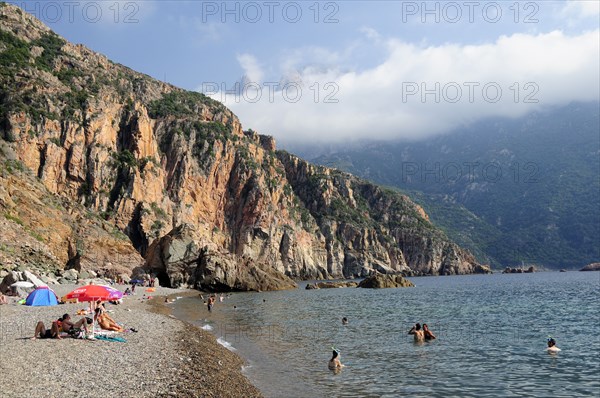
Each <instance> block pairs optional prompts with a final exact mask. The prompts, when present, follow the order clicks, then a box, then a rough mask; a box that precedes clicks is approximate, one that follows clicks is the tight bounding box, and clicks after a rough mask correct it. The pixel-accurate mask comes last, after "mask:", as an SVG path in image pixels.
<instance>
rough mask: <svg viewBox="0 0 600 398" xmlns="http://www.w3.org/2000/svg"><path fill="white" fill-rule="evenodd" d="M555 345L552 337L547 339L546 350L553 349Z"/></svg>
mask: <svg viewBox="0 0 600 398" xmlns="http://www.w3.org/2000/svg"><path fill="white" fill-rule="evenodd" d="M555 345H556V340H554V339H553V338H552V337H548V348H550V347H554V346H555Z"/></svg>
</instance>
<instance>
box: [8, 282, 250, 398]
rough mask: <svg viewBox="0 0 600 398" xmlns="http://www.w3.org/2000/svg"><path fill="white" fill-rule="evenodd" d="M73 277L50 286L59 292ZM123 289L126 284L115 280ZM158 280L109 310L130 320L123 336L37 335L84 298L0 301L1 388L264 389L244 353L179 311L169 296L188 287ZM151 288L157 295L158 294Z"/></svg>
mask: <svg viewBox="0 0 600 398" xmlns="http://www.w3.org/2000/svg"><path fill="white" fill-rule="evenodd" d="M75 287H76V285H59V286H53V287H52V288H53V289H54V290H55V291H56V293H57V294H58V295H59V296H61V295H63V294H65V293H67V292H68V291H70V290H72V289H74V288H75ZM117 288H119V290H124V289H125V285H121V286H117ZM191 292H192V291H190V290H187V289H167V288H157V289H156V292H155V293H151V294H152V295H153V296H152V297H153V298H152V299H148V298H147V296H146V295H145V294H144V293H142V292H139V293H138V295H136V296H128V297H127V298H125V300H124V302H123V304H121V305H116V306H115V305H110V304H107V310H109V311H112V313H111V314H110V315H111V316H112V317H113V318H114V319H115V320H116V321H117V322H119V323H123V324H124V327H125V328H135V329H136V330H138V332H137V333H134V332H129V333H122V334H119V337H123V338H124V339H125V340H126V342H125V343H120V342H109V341H101V340H95V341H91V340H77V339H72V338H63V339H61V340H58V339H45V340H41V339H36V340H32V339H31V337H32V336H33V330H34V328H35V324H36V323H37V321H39V320H41V321H43V322H44V324H45V325H46V327H47V328H48V327H49V325H50V323H51V321H52V320H55V319H57V318H58V317H60V316H61V315H62V314H64V313H69V314H71V316H72V318H73V319H74V320H78V319H80V316H76V315H75V313H76V311H77V310H79V309H82V308H85V307H86V303H78V304H64V305H59V306H52V307H27V306H24V305H23V306H22V305H14V304H10V305H1V306H0V358H1V360H0V374H1V375H2V377H1V378H0V391H1V392H2V396H3V397H6V398H11V397H23V396H37V397H56V396H74V395H76V396H79V397H99V396H107V395H108V396H112V395H118V396H123V397H169V396H171V397H173V396H186V397H240V396H244V397H262V394H261V393H260V391H259V390H258V389H257V388H256V387H255V386H253V385H252V384H251V383H250V381H249V380H248V378H246V376H244V375H243V374H242V368H241V367H242V365H243V363H244V360H243V359H242V358H241V357H239V356H238V355H236V354H235V353H232V352H230V351H229V350H227V349H226V348H225V347H223V346H221V345H220V344H218V343H217V341H216V337H215V336H214V335H212V334H211V333H209V332H207V331H203V330H201V329H199V328H197V327H195V326H193V325H191V324H188V323H186V322H185V321H182V320H179V319H176V318H175V317H174V316H173V315H171V314H170V312H171V311H170V309H169V308H168V306H166V305H165V304H164V302H163V301H164V297H165V296H170V297H175V296H182V295H186V294H191ZM154 294H155V295H156V296H154Z"/></svg>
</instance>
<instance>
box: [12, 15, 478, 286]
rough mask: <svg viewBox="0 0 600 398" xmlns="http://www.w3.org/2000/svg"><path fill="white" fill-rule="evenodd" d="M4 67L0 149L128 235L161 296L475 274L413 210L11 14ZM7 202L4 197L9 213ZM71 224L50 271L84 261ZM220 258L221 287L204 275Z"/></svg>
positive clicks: (195, 98)
mask: <svg viewBox="0 0 600 398" xmlns="http://www.w3.org/2000/svg"><path fill="white" fill-rule="evenodd" d="M0 67H1V72H0V104H1V108H0V137H1V138H2V141H3V145H4V147H6V148H7V149H6V151H10V152H11V153H13V154H14V156H13V157H14V159H8V158H7V157H6V156H5V155H1V154H0V156H3V158H2V160H3V161H4V162H7V161H11V162H18V164H19V165H22V167H23V169H24V170H29V173H30V174H31V175H32V176H33V177H32V179H34V180H35V181H33V182H32V184H33V183H35V184H38V185H40V186H41V185H43V189H44V193H43V195H46V194H48V195H51V196H52V197H54V198H57V199H56V200H60V201H62V202H64V203H72V204H73V206H75V207H77V206H79V207H81V210H77V211H81V212H84V213H85V212H88V213H89V214H94V215H98V216H99V218H101V220H98V223H101V225H102V226H103V227H102V228H104V229H106V228H108V227H106V225H110V226H114V228H116V230H117V231H121V232H122V233H123V234H125V236H126V237H127V245H129V247H131V248H132V249H133V248H134V249H135V252H136V255H137V253H139V256H141V257H144V258H145V260H144V262H143V264H142V261H141V257H139V259H140V262H139V263H138V264H135V265H138V266H141V268H139V269H138V271H139V270H146V271H149V272H153V273H155V274H158V275H159V278H160V279H161V282H162V283H163V284H164V285H169V286H174V285H177V286H182V285H191V286H193V285H195V286H199V285H202V284H203V283H204V282H205V281H204V279H206V278H208V277H209V274H210V278H212V279H211V281H212V282H211V284H212V285H213V286H221V287H222V286H225V285H227V284H228V283H230V282H231V281H232V280H238V282H239V278H241V279H247V277H248V275H249V274H250V273H248V272H247V270H246V269H242V268H240V267H239V264H242V263H243V264H246V266H247V267H251V268H256V269H258V270H263V271H264V270H266V269H269V270H272V271H273V272H275V273H276V276H277V277H275V279H277V278H281V281H284V280H285V279H284V278H283V276H288V277H292V278H334V277H356V276H365V275H369V274H371V273H373V272H374V271H379V272H382V273H398V272H403V273H405V274H462V273H472V272H479V271H484V269H483V268H481V267H480V266H479V265H478V264H477V263H476V262H475V260H474V259H473V257H472V256H471V255H470V254H469V253H468V252H465V251H464V250H462V249H461V248H459V247H458V246H456V245H455V244H454V243H452V242H450V241H449V240H448V239H447V238H446V236H444V234H443V233H441V232H440V231H439V230H438V229H436V228H435V227H434V226H433V225H432V224H431V223H430V222H429V220H428V218H427V215H426V214H425V213H424V212H423V210H422V209H421V208H420V207H418V206H417V205H415V204H414V203H412V202H411V201H410V200H409V199H408V198H407V197H405V196H403V195H401V194H399V193H396V192H393V191H390V190H384V189H382V188H380V187H377V186H375V185H373V184H370V183H368V182H366V181H363V180H360V179H357V178H354V177H352V176H350V175H348V174H344V173H341V172H339V171H336V170H331V169H327V168H323V167H317V166H314V165H311V164H309V163H307V162H305V161H303V160H301V159H299V158H297V157H295V156H293V155H290V154H287V153H285V152H277V151H276V150H275V142H274V140H273V139H272V138H270V137H266V136H261V135H258V134H257V133H255V132H253V131H251V130H250V131H246V132H244V131H243V130H242V126H241V124H240V122H239V120H238V119H237V117H236V116H235V115H234V114H233V113H232V112H231V111H229V110H228V109H227V108H225V107H224V106H223V105H222V104H221V103H218V102H216V101H213V100H211V99H209V98H207V97H205V96H204V95H202V94H199V93H195V92H188V91H184V90H181V89H178V88H176V87H173V86H171V85H168V84H165V83H162V82H160V81H157V80H154V79H152V78H150V77H148V76H146V75H143V74H140V73H137V72H134V71H132V70H130V69H128V68H126V67H124V66H122V65H118V64H115V63H113V62H111V61H110V60H108V59H107V58H106V57H104V56H102V55H100V54H97V53H94V52H92V51H90V50H89V49H87V48H85V47H84V46H81V45H73V44H70V43H67V42H66V41H65V40H63V39H62V38H60V37H59V36H57V35H55V34H54V33H53V32H51V31H50V30H49V29H48V28H47V27H45V26H44V25H43V24H42V23H41V22H39V21H38V20H36V19H35V18H33V17H32V16H30V15H28V14H26V13H25V12H23V11H21V10H20V9H19V8H17V7H15V6H11V5H3V6H0ZM2 178H12V179H19V178H20V177H19V176H18V175H12V174H11V175H8V176H7V175H6V173H5V176H4V177H2ZM36 187H37V185H36ZM24 189H26V190H28V191H30V190H31V189H32V188H29V187H26V188H24ZM36 189H38V190H39V189H41V188H39V187H37V188H36ZM30 195H32V196H34V197H35V196H39V195H42V193H41V191H39V192H38V193H30ZM12 197H13V195H11V194H10V193H9V194H8V195H5V197H2V196H0V201H1V202H0V205H1V206H3V209H6V208H7V205H6V203H7V202H8V201H9V200H11V199H12ZM79 207H77V208H78V209H79ZM57 211H59V212H60V214H62V213H70V212H71V213H72V211H71V210H69V209H60V210H57ZM5 214H6V216H5V218H6V221H4V220H3V222H11V217H12V216H11V213H10V211H7V212H5ZM58 218H60V217H58ZM79 219H80V218H78V217H75V218H74V219H73V222H72V223H71V224H70V225H71V227H70V228H67V229H65V230H64V231H62V230H60V228H58V230H60V231H61V232H59V231H57V232H56V234H52V233H49V234H48V236H41V240H42V241H43V242H44V243H45V244H46V243H48V250H49V255H52V256H54V257H53V258H52V261H53V262H54V263H55V264H56V266H57V267H59V268H60V267H62V266H64V265H65V264H66V263H67V262H69V260H72V261H71V262H77V261H78V259H77V258H75V257H76V252H77V251H76V250H75V251H74V249H73V241H74V240H76V238H77V237H78V236H79V235H80V232H78V229H81V225H82V224H80V223H78V220H79ZM42 224H43V227H44V228H47V229H48V230H49V231H52V230H53V229H54V225H53V224H52V221H50V220H47V223H46V222H42ZM99 225H100V224H99ZM52 232H54V231H52ZM50 243H51V244H50ZM92 246H93V245H90V247H92ZM94 247H95V246H94ZM98 250H101V249H98ZM130 251H133V250H130ZM207 253H210V258H207V256H208V254H207ZM134 258H135V256H133V257H127V261H125V262H124V264H125V265H126V266H127V267H129V268H133V266H134V265H132V263H135V261H130V260H131V259H134ZM218 258H223V259H224V261H222V262H221V263H222V264H229V265H228V266H229V267H232V268H231V269H228V270H226V271H227V272H225V273H218V272H217V274H218V275H221V276H223V275H225V274H226V275H228V276H227V277H226V278H225V277H223V278H224V279H223V280H221V279H219V276H218V275H217V276H215V275H214V273H207V272H203V271H198V272H197V270H198V269H199V267H200V268H202V267H204V268H202V269H204V270H205V271H206V270H207V269H211V270H213V271H214V270H215V267H214V264H215V261H216V262H219V261H218ZM105 262H109V261H108V259H107V260H106V261H105ZM210 264H213V265H212V266H209V265H210ZM86 266H89V267H91V266H93V265H92V264H87V265H86ZM207 267H208V268H207ZM217 268H219V267H217ZM232 275H233V276H232ZM244 275H246V276H244ZM236 278H237V279H236ZM224 280H227V281H229V282H224ZM246 282H248V281H247V280H246ZM240 286H241V285H240ZM229 287H232V286H229Z"/></svg>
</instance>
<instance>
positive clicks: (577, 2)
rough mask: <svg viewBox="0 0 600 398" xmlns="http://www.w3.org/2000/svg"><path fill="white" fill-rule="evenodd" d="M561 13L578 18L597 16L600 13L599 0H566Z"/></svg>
mask: <svg viewBox="0 0 600 398" xmlns="http://www.w3.org/2000/svg"><path fill="white" fill-rule="evenodd" d="M560 14H561V15H563V16H566V17H574V18H579V19H584V18H592V17H596V18H597V17H598V16H599V15H600V1H599V0H568V1H567V3H566V4H565V6H564V7H563V8H562V10H561V12H560Z"/></svg>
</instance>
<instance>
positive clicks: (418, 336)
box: [408, 323, 435, 343]
mask: <svg viewBox="0 0 600 398" xmlns="http://www.w3.org/2000/svg"><path fill="white" fill-rule="evenodd" d="M408 334H412V335H413V336H414V338H415V342H419V343H420V342H422V341H426V340H427V341H429V340H435V335H434V334H433V332H432V331H431V330H429V326H427V324H426V323H424V324H423V327H421V324H420V323H415V326H413V327H412V328H411V329H410V330H409V331H408Z"/></svg>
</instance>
